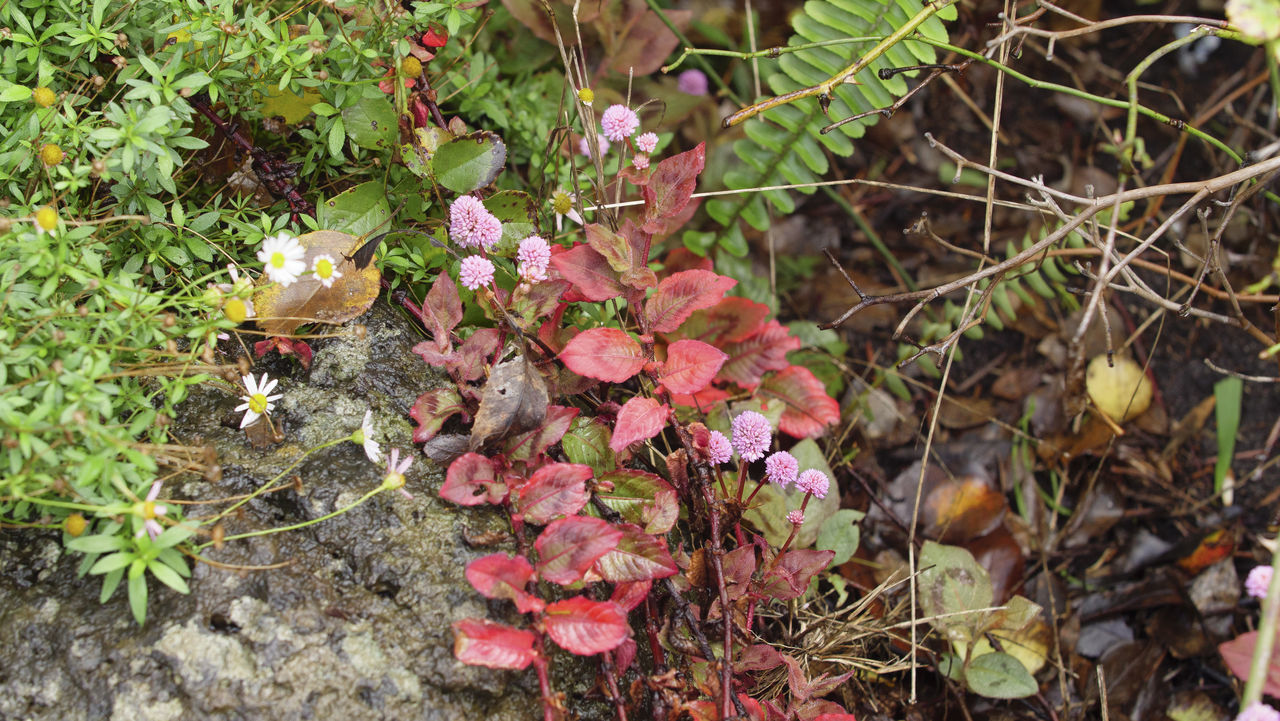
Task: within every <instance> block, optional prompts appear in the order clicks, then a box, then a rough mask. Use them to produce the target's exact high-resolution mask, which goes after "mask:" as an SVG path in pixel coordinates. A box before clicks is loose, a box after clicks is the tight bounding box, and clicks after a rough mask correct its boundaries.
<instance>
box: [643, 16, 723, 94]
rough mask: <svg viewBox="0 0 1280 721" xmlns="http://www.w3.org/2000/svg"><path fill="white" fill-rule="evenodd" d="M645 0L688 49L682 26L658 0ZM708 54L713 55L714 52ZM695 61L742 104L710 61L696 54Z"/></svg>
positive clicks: (665, 69)
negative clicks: (679, 26)
mask: <svg viewBox="0 0 1280 721" xmlns="http://www.w3.org/2000/svg"><path fill="white" fill-rule="evenodd" d="M645 2H647V3H648V4H649V9H650V10H652V11H653V14H654V15H657V16H658V19H659V20H661V21H662V24H663V25H666V26H667V29H668V30H670V31H671V33H672V34H673V35H675V36H676V39H677V40H679V41H680V44H681V45H683V46H684V47H685V49H686V50H687V49H688V47H689V38H687V37H685V35H684V33H682V32H680V28H678V27H676V26H675V23H673V22H671V20H670V19H669V18H668V17H667V16H666V14H665V13H663V12H662V8H660V7H659V6H658V2H657V0H645ZM706 54H707V55H711V54H713V53H706ZM680 57H681V58H683V57H684V56H683V55H681V56H680ZM693 62H694V63H696V64H697V65H698V67H700V68H702V72H704V73H706V74H707V77H708V78H711V81H712V82H714V83H715V84H716V86H717V87H719V88H720V89H721V90H723V91H724V94H725V96H726V97H728V98H729V99H730V100H732V101H733V102H734V103H736V104H738V105H741V104H742V99H741V98H739V97H738V95H737V93H735V92H733V88H730V87H729V86H728V85H726V84H725V82H724V80H722V79H721V78H720V74H719V73H717V72H716V71H715V70H713V69H712V68H711V64H710V63H708V62H707V61H706V60H703V59H702V58H700V57H698V56H696V55H695V56H694V60H693ZM679 64H680V63H679V62H676V63H673V64H672V65H670V66H669V67H675V66H676V65H679ZM662 72H664V73H665V72H667V68H663V69H662Z"/></svg>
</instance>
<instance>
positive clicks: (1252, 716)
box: [1236, 701, 1280, 721]
mask: <svg viewBox="0 0 1280 721" xmlns="http://www.w3.org/2000/svg"><path fill="white" fill-rule="evenodd" d="M1236 721H1280V711H1276V710H1275V709H1273V708H1271V707H1270V706H1268V705H1266V704H1265V703H1262V702H1261V701H1254V702H1253V703H1251V704H1249V706H1248V707H1247V708H1245V709H1242V710H1241V711H1240V715H1239V716H1236Z"/></svg>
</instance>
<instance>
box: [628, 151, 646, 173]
mask: <svg viewBox="0 0 1280 721" xmlns="http://www.w3.org/2000/svg"><path fill="white" fill-rule="evenodd" d="M631 164H632V165H634V166H636V170H648V169H649V156H647V155H645V154H644V153H636V154H635V155H634V156H632V158H631Z"/></svg>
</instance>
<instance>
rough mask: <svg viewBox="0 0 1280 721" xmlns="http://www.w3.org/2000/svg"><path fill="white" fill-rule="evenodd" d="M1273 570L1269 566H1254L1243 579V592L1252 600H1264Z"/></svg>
mask: <svg viewBox="0 0 1280 721" xmlns="http://www.w3.org/2000/svg"><path fill="white" fill-rule="evenodd" d="M1274 574H1275V569H1273V568H1272V567H1271V566H1254V567H1253V570H1252V571H1249V575H1248V576H1247V577H1246V578H1245V579H1244V590H1245V593H1248V594H1249V595H1250V596H1253V597H1254V598H1266V597H1267V589H1268V588H1270V586H1271V577H1272V576H1273V575H1274Z"/></svg>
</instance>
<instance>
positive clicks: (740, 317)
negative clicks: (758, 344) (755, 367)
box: [673, 296, 769, 349]
mask: <svg viewBox="0 0 1280 721" xmlns="http://www.w3.org/2000/svg"><path fill="white" fill-rule="evenodd" d="M768 317H769V306H767V305H765V304H763V303H757V302H755V301H754V300H747V299H746V298H740V297H738V296H729V297H728V298H725V299H724V300H722V301H720V302H719V303H716V304H715V305H714V306H712V307H710V308H707V309H705V310H700V311H696V312H695V313H694V314H693V315H691V316H689V319H688V320H687V321H685V322H684V323H683V324H682V325H681V326H680V328H679V329H678V330H677V331H676V333H675V334H674V336H673V337H675V338H693V339H694V340H700V341H702V342H704V343H710V344H711V345H713V346H716V347H717V348H721V349H723V348H724V346H725V344H727V343H734V342H736V341H740V340H745V339H747V338H749V337H751V336H753V335H755V334H756V333H759V332H760V331H761V330H763V329H764V322H765V319H766V318H768Z"/></svg>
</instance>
